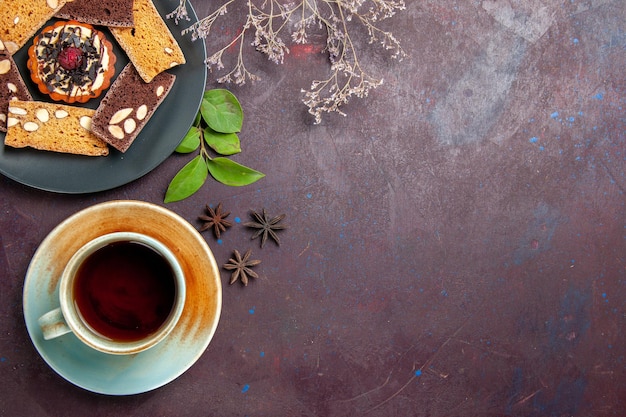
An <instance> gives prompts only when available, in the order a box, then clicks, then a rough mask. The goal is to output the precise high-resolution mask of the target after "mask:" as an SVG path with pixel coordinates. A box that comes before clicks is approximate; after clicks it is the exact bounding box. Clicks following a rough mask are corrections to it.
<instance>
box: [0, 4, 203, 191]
mask: <svg viewBox="0 0 626 417" xmlns="http://www.w3.org/2000/svg"><path fill="white" fill-rule="evenodd" d="M152 1H153V3H154V5H155V7H156V8H157V9H158V10H159V13H160V14H161V17H162V19H163V21H164V22H165V24H166V25H168V26H169V27H170V30H171V32H172V35H173V36H174V37H175V38H178V40H179V42H180V41H181V40H183V39H184V37H183V36H184V35H182V33H181V31H182V29H183V28H182V27H181V26H179V25H178V24H177V23H174V22H173V20H172V19H167V18H166V17H164V14H165V12H164V10H163V9H166V8H168V7H169V2H168V1H167V0H152ZM186 7H187V12H188V16H189V18H190V19H189V21H188V22H189V24H190V25H192V24H194V23H196V22H198V21H199V19H198V16H197V14H196V11H195V9H194V7H193V5H192V4H191V2H190V1H189V0H186ZM47 23H48V22H46V24H47ZM44 26H45V24H44V25H43V26H42V27H44ZM174 28H179V29H181V30H178V31H176V30H174ZM176 32H178V33H176ZM28 42H31V40H30V39H29V41H28ZM188 43H189V45H193V44H197V45H198V46H197V47H195V46H192V49H191V50H189V52H193V53H199V54H200V57H199V58H198V59H199V60H200V61H201V65H199V67H200V68H195V67H194V70H193V71H196V70H198V69H200V70H201V71H202V74H201V77H199V78H198V79H197V80H195V81H197V83H198V90H201V91H202V94H199V97H198V102H197V103H194V104H193V105H191V106H190V107H189V108H193V112H190V116H189V126H191V125H192V124H193V120H194V119H195V115H196V114H197V113H198V111H199V109H200V106H201V104H202V96H203V94H204V91H205V89H206V83H207V79H208V69H207V67H206V65H205V63H204V61H205V60H206V57H207V54H206V41H205V39H204V38H198V39H195V40H191V39H189V40H188ZM27 44H28V43H27ZM184 45H185V44H182V45H181V47H184ZM24 47H26V45H25V46H24ZM24 47H22V48H24ZM196 48H197V49H196ZM120 53H122V54H124V55H125V56H126V55H127V54H126V52H125V51H123V50H122V51H120ZM186 65H189V62H188V63H187V64H185V65H180V66H179V67H177V68H174V71H185V68H189V67H186ZM19 70H20V72H21V73H22V76H23V77H24V70H25V69H24V68H21V67H20V68H19ZM179 76H180V77H184V74H179ZM25 78H27V77H25ZM200 78H201V81H202V86H200ZM33 88H34V89H35V90H36V88H35V87H32V86H30V87H29V90H30V91H35V90H33ZM187 88H188V89H193V88H194V87H192V86H189V87H187ZM102 97H104V95H103V96H102ZM168 99H169V97H167V98H166V99H165V101H166V102H167V100H168ZM45 101H46V102H50V100H49V99H46V100H45ZM81 107H83V106H81ZM85 107H89V104H88V103H87V105H86V106H85ZM158 110H159V109H157V111H158ZM192 113H193V114H192ZM156 115H157V114H156V113H155V115H154V116H156ZM154 120H155V118H153V119H152V120H151V121H149V122H148V124H147V125H146V126H144V128H146V127H148V126H149V125H150V123H151V122H152V123H153V122H154ZM185 125H186V123H185ZM189 126H186V128H185V129H184V130H183V129H182V128H181V132H180V133H179V134H177V138H176V139H177V141H176V142H174V141H173V140H172V145H171V146H168V147H167V149H168V152H163V153H162V154H161V153H158V155H157V157H154V158H153V159H152V160H151V162H149V163H148V164H146V165H145V166H142V168H141V169H139V170H133V171H132V172H131V174H130V175H128V176H126V177H124V176H122V177H119V178H118V179H117V180H113V181H107V182H103V183H97V184H95V185H93V186H81V187H79V186H71V187H69V186H65V185H60V184H58V183H56V184H55V183H51V182H49V181H42V180H36V179H34V178H32V177H30V176H25V175H21V174H20V172H22V169H21V168H14V169H12V168H11V166H3V165H2V164H1V163H0V174H2V175H3V176H5V177H7V178H9V179H11V180H12V181H15V182H17V183H19V184H22V185H24V186H27V187H30V188H33V189H37V190H42V191H48V192H53V193H58V194H78V195H80V194H90V193H97V192H102V191H107V190H112V189H115V188H118V187H121V186H123V185H126V184H129V183H131V182H133V181H136V180H138V179H139V178H142V177H143V176H145V175H147V174H149V173H150V172H152V171H153V170H154V169H156V168H157V167H159V166H160V165H161V164H162V163H163V162H165V160H166V159H167V158H169V157H170V156H171V155H172V153H173V152H174V150H175V149H176V147H177V146H178V144H179V143H180V141H181V140H182V139H183V137H184V136H185V134H186V132H187V130H188V129H189ZM5 135H6V133H5V132H0V139H1V140H0V142H1V143H0V146H2V147H3V149H2V153H1V157H2V158H5V156H4V154H5V152H6V151H7V147H6V146H5V145H4V137H5ZM140 137H141V132H140V134H139V136H138V138H140ZM8 151H9V152H12V151H17V152H19V151H23V152H24V153H25V152H28V154H25V157H26V158H37V156H36V155H39V154H41V155H44V154H43V153H45V155H46V156H44V158H47V157H49V154H53V153H52V152H47V151H37V150H34V149H25V150H24V149H21V150H20V149H10V150H8ZM54 154H55V156H56V157H58V159H59V164H61V165H62V164H63V162H64V160H65V158H72V160H74V158H81V156H79V155H70V154H63V153H54ZM20 157H23V156H20ZM114 157H117V158H118V159H122V160H123V159H124V157H125V154H123V153H120V154H119V155H117V154H116V156H114ZM114 157H112V156H111V155H109V156H107V157H100V158H105V162H102V163H101V164H102V166H101V169H107V168H110V166H111V163H112V161H113V158H114ZM82 158H94V157H82ZM106 158H108V159H106ZM29 160H30V159H29ZM37 162H39V161H37V160H36V159H35V160H34V161H33V163H37ZM44 162H45V160H44ZM116 162H117V160H116ZM118 163H119V162H118ZM86 170H88V168H85V169H82V171H86ZM79 171H80V170H79ZM82 171H81V172H82ZM102 174H103V175H106V172H103V173H102ZM42 175H44V174H42ZM70 182H71V181H70Z"/></svg>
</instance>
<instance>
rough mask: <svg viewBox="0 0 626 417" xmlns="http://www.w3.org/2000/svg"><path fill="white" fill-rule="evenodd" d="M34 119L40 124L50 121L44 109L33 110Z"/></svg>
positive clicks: (48, 114)
mask: <svg viewBox="0 0 626 417" xmlns="http://www.w3.org/2000/svg"><path fill="white" fill-rule="evenodd" d="M35 117H36V118H37V119H39V121H40V122H41V123H46V122H47V121H48V120H50V113H48V110H46V109H37V110H35Z"/></svg>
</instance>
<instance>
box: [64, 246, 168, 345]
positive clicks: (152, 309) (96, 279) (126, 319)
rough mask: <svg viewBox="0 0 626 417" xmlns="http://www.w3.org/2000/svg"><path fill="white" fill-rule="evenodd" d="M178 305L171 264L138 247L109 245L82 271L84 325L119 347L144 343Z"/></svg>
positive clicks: (78, 284) (78, 283)
mask: <svg viewBox="0 0 626 417" xmlns="http://www.w3.org/2000/svg"><path fill="white" fill-rule="evenodd" d="M175 299H176V283H175V278H174V272H173V271H172V268H171V266H170V265H169V263H168V262H167V260H166V259H165V258H164V257H163V256H162V255H161V254H160V253H158V252H157V251H155V250H154V249H152V248H150V247H149V246H147V245H145V244H143V243H140V242H136V241H119V242H113V243H109V244H108V245H106V246H103V247H101V248H100V249H98V250H96V251H95V252H93V253H92V254H90V255H89V256H88V257H87V258H86V259H85V260H83V262H82V264H81V265H80V267H79V268H78V270H77V271H76V277H75V279H74V300H75V302H76V306H77V307H78V311H79V313H80V315H81V316H82V318H83V320H84V322H85V323H86V324H87V325H88V326H89V327H91V328H92V329H93V330H94V331H95V332H97V333H99V334H100V335H102V336H104V337H106V338H108V339H111V340H114V341H124V342H126V341H135V340H140V339H143V338H145V337H147V336H148V335H150V334H152V333H154V332H155V331H157V330H158V329H159V328H160V327H161V326H162V325H163V323H164V322H165V321H166V320H167V318H168V316H169V315H170V312H171V311H172V307H173V306H174V301H175Z"/></svg>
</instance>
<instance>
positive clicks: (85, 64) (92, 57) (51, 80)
mask: <svg viewBox="0 0 626 417" xmlns="http://www.w3.org/2000/svg"><path fill="white" fill-rule="evenodd" d="M57 33H58V35H56V36H55V34H57ZM94 33H95V31H91V34H89V35H88V36H83V28H81V27H80V26H69V25H65V26H61V27H58V28H55V30H54V32H45V33H42V34H41V35H40V40H39V42H38V45H39V48H36V54H37V59H38V60H39V71H40V76H41V79H42V80H43V81H44V82H45V83H46V86H47V88H48V90H49V91H51V92H52V91H62V92H64V93H65V94H67V95H71V94H73V93H74V91H76V92H77V93H78V92H80V93H82V94H90V95H94V93H93V91H91V90H92V87H93V83H94V82H95V80H96V79H97V77H98V74H100V73H103V72H105V68H103V67H102V55H103V52H104V50H103V49H104V46H103V44H102V43H101V42H99V43H97V42H96V41H95V38H94ZM83 38H84V39H83ZM94 44H95V45H99V48H97V47H96V46H94ZM67 47H75V48H78V49H80V50H81V51H82V53H83V59H82V61H81V63H80V65H78V66H77V67H76V68H74V69H65V68H63V67H62V66H61V65H60V63H59V62H58V60H57V58H58V56H59V54H60V53H61V51H62V50H63V49H65V48H67Z"/></svg>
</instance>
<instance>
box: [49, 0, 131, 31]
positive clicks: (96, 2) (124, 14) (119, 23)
mask: <svg viewBox="0 0 626 417" xmlns="http://www.w3.org/2000/svg"><path fill="white" fill-rule="evenodd" d="M56 17H59V18H61V19H66V20H78V21H79V22H83V23H90V24H92V25H101V26H113V27H132V26H134V19H133V0H74V1H72V2H70V3H67V4H66V5H65V6H63V8H62V9H61V10H59V12H58V13H57V14H56Z"/></svg>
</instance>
